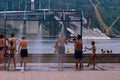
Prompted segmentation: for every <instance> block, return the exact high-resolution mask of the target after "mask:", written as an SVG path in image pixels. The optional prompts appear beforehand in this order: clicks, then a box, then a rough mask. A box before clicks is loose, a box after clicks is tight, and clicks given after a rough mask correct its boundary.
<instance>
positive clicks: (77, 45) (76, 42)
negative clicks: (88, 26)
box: [68, 35, 83, 70]
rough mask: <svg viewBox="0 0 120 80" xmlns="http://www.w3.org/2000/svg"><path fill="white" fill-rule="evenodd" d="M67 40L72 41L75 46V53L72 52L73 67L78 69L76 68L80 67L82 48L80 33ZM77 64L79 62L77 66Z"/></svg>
mask: <svg viewBox="0 0 120 80" xmlns="http://www.w3.org/2000/svg"><path fill="white" fill-rule="evenodd" d="M68 41H69V42H72V43H74V47H75V54H74V57H75V67H76V70H78V68H80V70H81V68H82V53H83V52H82V49H83V43H82V41H81V35H77V37H76V39H74V40H73V41H71V40H68ZM78 64H80V65H79V66H78Z"/></svg>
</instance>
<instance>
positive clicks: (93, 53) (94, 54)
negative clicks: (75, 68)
mask: <svg viewBox="0 0 120 80" xmlns="http://www.w3.org/2000/svg"><path fill="white" fill-rule="evenodd" d="M91 45H92V47H91V48H87V47H85V49H88V50H92V55H91V57H90V59H89V62H88V65H87V66H86V67H89V65H90V63H91V62H92V61H93V62H92V64H93V68H92V69H95V65H96V63H95V59H96V46H95V41H92V42H91Z"/></svg>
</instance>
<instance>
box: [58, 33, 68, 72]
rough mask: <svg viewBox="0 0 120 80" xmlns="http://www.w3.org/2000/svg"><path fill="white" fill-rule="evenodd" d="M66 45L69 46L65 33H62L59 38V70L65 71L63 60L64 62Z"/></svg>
mask: <svg viewBox="0 0 120 80" xmlns="http://www.w3.org/2000/svg"><path fill="white" fill-rule="evenodd" d="M65 44H67V40H66V37H65V35H64V33H62V32H61V33H60V34H59V36H58V66H59V68H58V69H59V70H60V69H62V70H63V60H64V58H63V57H64V54H65Z"/></svg>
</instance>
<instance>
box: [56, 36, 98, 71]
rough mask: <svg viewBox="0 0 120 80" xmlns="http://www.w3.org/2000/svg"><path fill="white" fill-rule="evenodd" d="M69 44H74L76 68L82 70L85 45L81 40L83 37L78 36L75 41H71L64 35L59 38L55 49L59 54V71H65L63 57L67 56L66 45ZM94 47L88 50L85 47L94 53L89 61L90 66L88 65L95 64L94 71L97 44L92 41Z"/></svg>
mask: <svg viewBox="0 0 120 80" xmlns="http://www.w3.org/2000/svg"><path fill="white" fill-rule="evenodd" d="M68 42H70V43H74V48H75V50H74V52H75V53H74V58H75V68H76V70H78V69H80V70H81V69H82V57H83V43H82V40H81V35H77V37H76V38H75V39H73V40H69V39H68V38H67V37H65V36H64V34H61V35H60V36H59V37H58V41H57V42H56V44H55V46H54V48H55V50H54V52H55V53H58V65H59V68H58V69H62V70H63V59H64V58H63V57H64V56H63V55H64V54H65V44H67V43H68ZM91 45H92V47H91V48H88V47H85V49H88V50H91V51H92V55H91V57H90V59H89V63H88V65H86V67H89V65H90V63H92V64H93V69H95V59H96V46H95V42H94V41H92V42H91Z"/></svg>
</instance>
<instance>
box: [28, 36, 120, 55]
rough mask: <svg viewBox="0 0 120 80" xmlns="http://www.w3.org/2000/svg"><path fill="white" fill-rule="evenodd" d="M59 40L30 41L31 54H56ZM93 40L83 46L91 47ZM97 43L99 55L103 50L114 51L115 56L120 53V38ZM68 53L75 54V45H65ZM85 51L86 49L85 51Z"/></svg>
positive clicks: (87, 41) (102, 40)
mask: <svg viewBox="0 0 120 80" xmlns="http://www.w3.org/2000/svg"><path fill="white" fill-rule="evenodd" d="M56 40H57V39H52V38H39V39H34V38H31V39H28V50H29V53H30V54H41V53H44V54H51V53H53V52H54V48H53V47H52V46H53V45H54V44H55V42H56ZM91 41H92V40H87V39H86V40H83V46H84V47H85V46H87V47H91V44H90V43H91ZM94 41H95V42H96V48H97V54H98V53H101V49H104V50H112V52H113V54H117V53H120V44H119V43H120V38H114V39H106V40H105V39H101V40H97V39H96V40H94ZM65 48H66V53H67V49H68V48H70V49H71V50H72V53H73V52H74V44H73V43H68V44H67V45H65ZM83 50H84V49H83ZM90 52H91V51H88V50H87V51H85V52H84V53H90Z"/></svg>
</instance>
